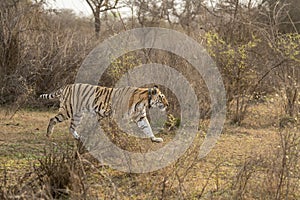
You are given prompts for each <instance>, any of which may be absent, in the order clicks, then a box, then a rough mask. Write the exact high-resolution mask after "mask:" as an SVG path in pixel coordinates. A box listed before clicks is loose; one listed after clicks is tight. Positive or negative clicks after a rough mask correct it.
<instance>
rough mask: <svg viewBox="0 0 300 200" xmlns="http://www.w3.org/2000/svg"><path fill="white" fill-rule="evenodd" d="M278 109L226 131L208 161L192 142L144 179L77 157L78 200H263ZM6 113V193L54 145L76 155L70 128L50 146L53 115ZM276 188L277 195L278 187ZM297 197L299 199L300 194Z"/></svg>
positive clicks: (263, 109)
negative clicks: (81, 185) (48, 134)
mask: <svg viewBox="0 0 300 200" xmlns="http://www.w3.org/2000/svg"><path fill="white" fill-rule="evenodd" d="M276 108H278V102H277V101H273V100H272V101H267V102H264V103H259V104H253V105H252V106H251V107H250V109H249V115H247V117H246V119H245V120H244V122H243V124H242V126H235V125H231V124H230V123H227V124H226V125H225V127H224V133H223V134H222V135H221V137H220V139H219V140H218V142H217V144H216V146H215V147H214V149H213V150H212V151H211V152H210V154H209V155H208V156H207V157H206V158H204V159H202V160H198V159H196V156H197V149H198V148H199V144H198V143H197V142H194V144H193V147H191V149H190V150H188V151H187V152H186V153H185V154H184V155H183V156H182V157H181V158H180V159H179V160H178V161H177V162H176V163H173V164H172V165H170V166H168V167H166V168H164V169H161V170H158V171H156V172H151V173H146V174H128V173H123V172H118V171H116V170H113V169H111V168H109V167H107V166H101V165H100V164H99V163H97V161H96V160H95V159H93V158H92V157H91V156H90V155H89V154H88V153H85V154H82V155H80V156H79V157H80V162H81V164H80V165H82V167H83V169H82V171H81V172H80V173H79V174H81V175H82V174H84V184H85V189H84V192H85V196H82V195H81V196H80V198H87V199H88V198H96V199H97V198H98V199H103V198H119V199H178V198H182V199H184V198H188V199H197V198H201V199H257V198H263V197H264V196H263V192H264V191H265V190H262V189H261V190H258V191H259V192H260V193H257V194H255V191H254V190H257V189H258V188H255V187H254V185H255V184H254V183H255V181H256V182H257V185H259V186H262V185H263V182H264V181H266V180H267V178H270V177H269V175H270V174H269V172H268V170H271V171H272V170H275V169H276V168H275V167H274V168H270V169H269V167H271V166H270V163H271V161H272V159H273V157H274V155H275V152H276V149H278V146H279V145H280V135H279V134H278V120H279V117H278V116H279V115H280V110H278V109H276ZM5 113H6V111H5V109H3V108H2V110H1V112H0V119H1V124H0V126H1V131H0V138H1V139H0V146H1V148H0V155H1V157H0V161H1V165H0V170H1V171H0V174H1V176H0V179H1V180H3V181H2V184H0V185H2V186H3V185H5V187H6V188H8V187H9V186H12V185H16V184H18V182H19V181H20V180H21V179H20V177H23V176H24V174H26V173H27V172H32V171H34V170H33V168H34V167H33V166H35V167H39V166H41V163H40V160H41V159H45V158H47V156H49V154H47V153H46V154H45V150H46V151H48V152H49V151H50V152H51V147H53V145H52V142H55V143H56V144H57V148H61V149H65V148H71V149H73V150H74V149H75V150H76V148H75V146H76V145H74V144H75V143H74V142H72V141H73V139H72V136H71V135H70V134H69V133H68V123H67V122H64V123H62V124H59V125H57V127H56V129H55V133H54V134H53V138H52V140H51V141H49V140H48V139H46V137H45V131H46V127H47V124H48V120H49V118H50V117H51V116H53V115H54V112H49V111H47V112H45V111H31V110H21V111H19V112H17V113H16V115H15V116H14V117H13V118H12V119H9V116H7V115H6V114H5ZM203 126H205V124H204V125H203ZM163 137H167V138H166V139H167V140H168V139H171V137H172V136H168V135H164V136H163ZM202 140H203V137H201V135H198V139H197V141H198V142H200V141H202ZM135 142H138V141H136V140H135ZM131 144H132V143H128V145H131ZM142 144H143V145H142V146H143V147H144V148H150V149H151V148H154V149H155V147H153V145H154V146H155V144H152V143H151V142H150V141H147V140H143V141H142ZM137 146H138V145H137ZM129 149H130V148H129ZM133 149H134V148H133ZM73 152H74V151H73ZM71 154H72V153H71ZM72 155H73V154H72ZM271 158H272V159H271ZM71 161H72V159H71ZM71 161H70V162H71ZM72 162H73V161H72ZM268 163H269V164H268ZM273 164H274V163H273ZM76 165H77V164H76ZM74 166H75V165H74ZM78 166H79V165H78ZM82 176H83V175H82ZM247 177H249V179H247ZM298 181H299V179H298ZM79 183H80V182H79ZM244 186H245V187H244ZM256 187H257V186H256ZM268 187H269V188H268V190H266V191H267V192H269V193H272V191H271V189H272V188H271V186H268ZM270 188H271V189H270ZM274 188H275V189H274ZM274 188H273V189H274V191H273V193H274V194H275V193H276V187H274ZM80 191H81V192H82V191H83V190H80ZM251 191H252V192H251ZM270 191H271V192H270ZM297 192H298V195H299V194H300V191H299V189H298V191H297ZM255 195H256V196H255ZM270 196H272V195H269V197H270ZM265 197H266V196H265Z"/></svg>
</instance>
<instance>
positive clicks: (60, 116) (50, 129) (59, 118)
mask: <svg viewBox="0 0 300 200" xmlns="http://www.w3.org/2000/svg"><path fill="white" fill-rule="evenodd" d="M66 119H68V117H67V116H66V115H64V114H63V113H61V112H59V113H58V114H57V115H56V116H55V117H53V118H51V119H50V121H49V124H48V128H47V134H46V136H47V137H50V136H51V134H52V133H53V129H54V126H55V125H56V124H57V123H60V122H63V121H65V120H66Z"/></svg>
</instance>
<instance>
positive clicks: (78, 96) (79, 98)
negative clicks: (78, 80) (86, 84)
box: [75, 84, 82, 112]
mask: <svg viewBox="0 0 300 200" xmlns="http://www.w3.org/2000/svg"><path fill="white" fill-rule="evenodd" d="M81 86H82V84H79V85H78V87H77V89H76V90H75V95H76V98H77V102H76V112H78V111H80V108H81V107H80V101H81V94H80V89H81Z"/></svg>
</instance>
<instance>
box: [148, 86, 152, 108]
mask: <svg viewBox="0 0 300 200" xmlns="http://www.w3.org/2000/svg"><path fill="white" fill-rule="evenodd" d="M151 93H152V89H151V88H149V89H148V107H149V108H151V104H150V103H151V96H152V94H151Z"/></svg>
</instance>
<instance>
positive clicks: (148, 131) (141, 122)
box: [136, 115, 163, 142]
mask: <svg viewBox="0 0 300 200" xmlns="http://www.w3.org/2000/svg"><path fill="white" fill-rule="evenodd" d="M136 123H137V126H138V127H139V128H140V129H141V130H142V131H143V132H144V133H145V135H147V136H148V137H150V138H151V141H152V142H163V139H162V138H159V137H155V136H154V134H153V132H152V128H151V126H150V123H149V121H148V119H147V118H146V116H144V115H143V116H142V117H140V118H139V119H138V120H137V121H136Z"/></svg>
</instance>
